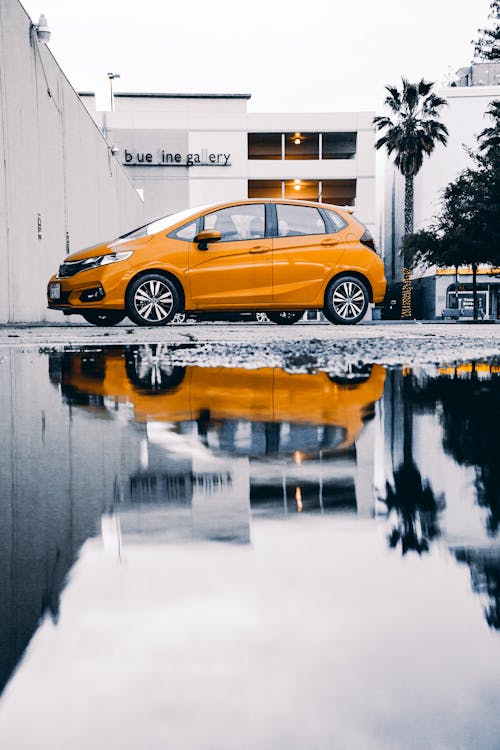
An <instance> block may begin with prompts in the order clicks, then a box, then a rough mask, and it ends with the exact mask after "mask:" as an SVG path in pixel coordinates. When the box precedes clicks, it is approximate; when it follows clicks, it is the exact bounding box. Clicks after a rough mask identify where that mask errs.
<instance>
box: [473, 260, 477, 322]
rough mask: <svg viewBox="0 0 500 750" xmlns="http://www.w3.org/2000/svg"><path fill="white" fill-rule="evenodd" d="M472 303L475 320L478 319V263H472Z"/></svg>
mask: <svg viewBox="0 0 500 750" xmlns="http://www.w3.org/2000/svg"><path fill="white" fill-rule="evenodd" d="M472 304H473V305H474V320H477V263H473V264H472Z"/></svg>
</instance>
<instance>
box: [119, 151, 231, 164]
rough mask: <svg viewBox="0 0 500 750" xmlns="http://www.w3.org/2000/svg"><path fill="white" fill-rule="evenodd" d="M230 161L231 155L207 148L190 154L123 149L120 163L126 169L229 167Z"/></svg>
mask: <svg viewBox="0 0 500 750" xmlns="http://www.w3.org/2000/svg"><path fill="white" fill-rule="evenodd" d="M230 159H231V154H223V153H217V152H216V151H209V150H208V149H207V148H202V149H201V150H200V151H197V152H194V153H191V154H186V153H178V152H176V153H173V152H169V151H165V150H164V149H158V150H157V151H155V152H151V151H134V150H130V151H129V150H128V149H125V150H124V152H123V162H122V163H123V165H124V166H126V167H230V166H231V162H230Z"/></svg>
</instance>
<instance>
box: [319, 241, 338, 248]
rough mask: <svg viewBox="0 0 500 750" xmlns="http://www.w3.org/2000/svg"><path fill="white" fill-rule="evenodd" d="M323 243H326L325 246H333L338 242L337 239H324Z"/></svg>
mask: <svg viewBox="0 0 500 750" xmlns="http://www.w3.org/2000/svg"><path fill="white" fill-rule="evenodd" d="M321 244H322V245H324V246H325V247H331V246H332V245H336V244H337V242H336V240H323V242H322V243H321Z"/></svg>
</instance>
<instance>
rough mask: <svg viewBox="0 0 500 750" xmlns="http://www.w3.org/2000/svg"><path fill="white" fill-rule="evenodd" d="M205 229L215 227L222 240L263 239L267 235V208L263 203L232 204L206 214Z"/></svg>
mask: <svg viewBox="0 0 500 750" xmlns="http://www.w3.org/2000/svg"><path fill="white" fill-rule="evenodd" d="M204 219H205V225H204V229H214V230H215V231H216V232H220V234H221V239H220V241H221V242H235V241H237V240H254V239H262V238H264V237H265V236H266V219H265V208H264V204H263V203H250V204H249V205H241V206H230V207H229V208H221V209H220V211H213V212H212V213H209V214H205V217H204Z"/></svg>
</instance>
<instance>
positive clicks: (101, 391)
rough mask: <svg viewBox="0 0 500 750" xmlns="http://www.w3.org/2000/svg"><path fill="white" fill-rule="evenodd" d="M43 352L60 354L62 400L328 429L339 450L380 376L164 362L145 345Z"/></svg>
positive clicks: (141, 415)
mask: <svg viewBox="0 0 500 750" xmlns="http://www.w3.org/2000/svg"><path fill="white" fill-rule="evenodd" d="M51 356H52V357H60V356H62V358H63V359H62V363H59V364H58V365H57V367H60V368H61V369H60V371H59V373H58V376H57V377H56V378H55V379H56V380H58V381H60V382H61V384H62V388H63V393H65V394H66V396H67V397H69V398H72V399H74V400H75V401H77V402H78V401H79V402H82V400H83V399H82V397H83V396H84V395H85V394H87V395H88V396H91V397H92V398H91V400H90V402H91V403H94V404H95V402H96V397H111V398H112V399H113V400H114V401H115V402H116V403H130V404H132V405H133V407H134V414H135V419H136V421H138V422H148V421H162V422H174V423H179V422H184V421H193V420H194V421H199V420H200V419H204V420H205V421H206V420H207V419H209V420H210V421H212V422H220V421H223V420H228V421H236V420H246V421H249V422H264V423H282V422H288V423H291V424H295V425H315V426H336V427H339V428H341V429H342V430H343V435H344V437H343V441H342V444H341V445H339V446H338V447H342V448H343V447H347V446H349V445H351V444H352V443H353V442H354V440H355V439H356V437H357V436H358V434H359V433H360V432H361V430H362V428H363V423H364V421H366V420H367V419H369V418H370V417H371V416H373V405H374V403H375V402H376V401H378V400H379V399H380V397H381V396H382V393H383V389H384V381H385V370H384V368H383V367H382V366H380V365H373V366H372V367H370V368H368V370H365V371H362V372H360V373H358V374H357V375H355V376H354V377H352V373H351V375H350V377H349V378H346V379H342V378H333V377H330V376H329V375H328V374H327V373H325V372H318V373H315V374H290V373H287V372H285V371H284V370H282V369H279V368H262V369H258V370H246V369H242V368H224V367H216V368H210V367H196V366H188V367H185V368H184V367H170V366H169V365H168V362H167V361H166V358H165V357H164V358H163V359H162V357H161V356H158V354H157V353H156V354H152V353H151V349H150V348H149V347H143V348H136V349H133V348H121V347H118V348H112V349H109V350H108V351H105V352H102V351H100V352H83V353H82V352H65V353H64V354H63V355H59V354H56V355H51ZM55 371H56V364H55V363H54V361H53V362H52V372H53V373H54V372H55Z"/></svg>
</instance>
